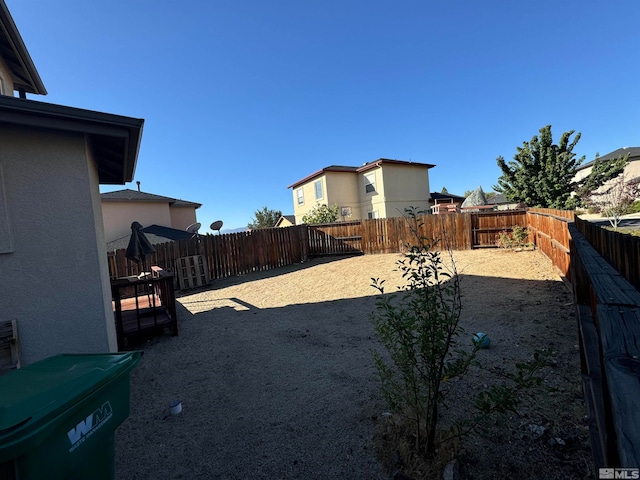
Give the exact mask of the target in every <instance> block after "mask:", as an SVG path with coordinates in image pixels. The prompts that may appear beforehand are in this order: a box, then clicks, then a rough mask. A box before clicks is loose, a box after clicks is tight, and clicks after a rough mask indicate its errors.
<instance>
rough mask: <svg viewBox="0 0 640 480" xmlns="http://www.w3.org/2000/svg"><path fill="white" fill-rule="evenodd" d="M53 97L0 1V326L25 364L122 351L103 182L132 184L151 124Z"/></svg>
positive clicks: (1, 0) (52, 51)
mask: <svg viewBox="0 0 640 480" xmlns="http://www.w3.org/2000/svg"><path fill="white" fill-rule="evenodd" d="M59 53H60V54H61V55H62V54H63V53H64V52H59ZM48 54H51V55H53V54H54V49H53V46H52V50H51V52H48ZM70 81H73V79H70ZM14 92H16V94H17V96H18V97H19V98H16V96H14ZM46 93H47V91H46V89H45V88H44V85H43V83H42V80H41V79H40V76H39V74H38V72H37V70H36V68H35V66H34V64H33V61H32V60H31V56H30V55H29V52H28V51H27V48H26V47H25V45H24V42H23V40H22V38H21V36H20V33H19V32H18V29H17V27H16V25H15V23H14V21H13V19H12V18H11V15H10V13H9V10H8V8H7V6H6V4H5V2H4V0H0V272H1V274H0V291H2V300H1V301H0V321H15V322H16V325H17V330H18V332H19V339H20V351H21V353H22V363H23V364H24V365H26V364H29V363H32V362H35V361H37V360H40V359H42V358H45V357H48V356H50V355H54V354H58V353H91V352H109V351H115V350H117V341H116V330H115V322H114V317H113V310H112V307H111V286H110V283H109V267H108V264H107V253H106V249H105V237H104V227H103V223H102V211H101V202H100V189H99V185H100V184H111V185H124V184H125V183H126V182H130V181H131V180H132V178H133V173H134V171H135V165H136V161H137V156H138V150H139V147H140V139H141V137H142V126H143V123H144V121H143V120H142V119H136V118H130V117H123V116H120V115H113V114H108V113H102V112H95V111H91V110H84V109H80V108H73V107H67V106H62V105H54V104H50V103H43V102H36V101H33V100H30V99H27V98H26V96H27V94H39V95H45V94H46Z"/></svg>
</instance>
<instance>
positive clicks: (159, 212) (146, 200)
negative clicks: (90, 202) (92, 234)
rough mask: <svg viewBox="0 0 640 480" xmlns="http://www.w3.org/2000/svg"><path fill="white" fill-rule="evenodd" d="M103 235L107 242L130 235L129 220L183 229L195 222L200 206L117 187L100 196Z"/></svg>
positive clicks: (130, 221)
mask: <svg viewBox="0 0 640 480" xmlns="http://www.w3.org/2000/svg"><path fill="white" fill-rule="evenodd" d="M100 200H101V201H102V218H103V221H104V235H105V239H106V241H107V243H109V242H112V241H113V240H116V239H119V238H122V237H126V236H128V235H130V234H131V223H132V222H138V223H140V224H141V225H142V226H143V227H149V226H151V225H158V226H161V227H168V228H171V229H176V230H182V231H184V230H185V229H186V228H187V227H188V226H189V225H192V224H194V223H196V222H197V219H196V210H197V209H198V208H200V207H201V206H202V205H201V204H200V203H195V202H189V201H186V200H180V199H176V198H171V197H164V196H162V195H154V194H152V193H145V192H141V191H140V190H138V191H136V190H129V189H125V190H117V191H115V192H107V193H103V194H101V195H100Z"/></svg>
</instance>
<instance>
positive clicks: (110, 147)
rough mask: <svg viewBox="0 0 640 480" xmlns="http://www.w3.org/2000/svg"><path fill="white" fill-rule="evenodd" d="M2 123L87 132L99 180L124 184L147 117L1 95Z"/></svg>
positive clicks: (131, 176) (84, 133)
mask: <svg viewBox="0 0 640 480" xmlns="http://www.w3.org/2000/svg"><path fill="white" fill-rule="evenodd" d="M0 1H1V0H0ZM0 123H9V124H12V125H19V126H21V127H26V128H43V129H47V130H58V131H65V132H74V133H79V134H83V135H86V138H87V140H88V144H89V147H90V149H91V151H92V153H93V158H94V160H95V162H96V165H97V167H98V181H99V183H101V184H103V185H104V184H108V185H123V184H125V183H126V182H130V181H131V180H132V178H133V172H134V171H135V168H136V161H137V159H138V151H139V149H140V141H141V139H142V126H143V125H144V120H142V119H139V118H131V117H124V116H122V115H113V114H110V113H102V112H95V111H93V110H84V109H81V108H74V107H66V106H63V105H55V104H52V103H44V102H36V101H33V100H23V99H20V98H15V97H8V96H5V95H0Z"/></svg>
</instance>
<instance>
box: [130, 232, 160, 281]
mask: <svg viewBox="0 0 640 480" xmlns="http://www.w3.org/2000/svg"><path fill="white" fill-rule="evenodd" d="M155 251H156V249H155V248H153V245H151V243H150V242H149V239H148V238H147V237H146V235H145V234H144V232H143V231H142V225H140V224H139V223H138V222H133V223H132V224H131V238H130V239H129V245H127V251H126V253H125V257H127V258H128V259H129V260H131V261H133V262H136V263H142V270H143V271H144V261H145V258H146V257H147V255H150V254H152V253H155Z"/></svg>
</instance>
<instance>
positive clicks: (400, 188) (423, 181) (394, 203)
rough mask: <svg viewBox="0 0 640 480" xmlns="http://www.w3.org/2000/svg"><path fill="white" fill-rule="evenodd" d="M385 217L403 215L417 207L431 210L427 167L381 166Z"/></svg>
mask: <svg viewBox="0 0 640 480" xmlns="http://www.w3.org/2000/svg"><path fill="white" fill-rule="evenodd" d="M381 171H382V172H381V173H382V185H383V191H384V199H383V200H384V205H385V217H401V216H403V215H404V210H405V209H406V208H409V207H412V206H413V207H416V208H417V209H419V210H427V211H429V199H430V198H431V194H430V189H429V173H428V169H427V168H425V167H419V166H411V165H404V166H399V165H383V166H382V167H381Z"/></svg>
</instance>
